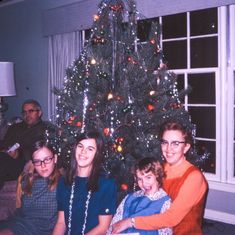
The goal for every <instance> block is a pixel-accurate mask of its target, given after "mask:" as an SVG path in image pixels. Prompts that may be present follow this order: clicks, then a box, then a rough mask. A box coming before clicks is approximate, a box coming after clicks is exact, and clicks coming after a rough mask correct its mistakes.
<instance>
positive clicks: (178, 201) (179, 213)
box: [135, 171, 207, 230]
mask: <svg viewBox="0 0 235 235" xmlns="http://www.w3.org/2000/svg"><path fill="white" fill-rule="evenodd" d="M206 190H207V183H206V181H205V179H204V176H203V175H202V173H201V172H200V171H193V172H192V173H191V174H190V175H189V176H188V177H187V179H186V180H185V182H184V184H183V185H182V187H181V189H180V190H179V193H178V195H177V197H176V198H175V200H174V201H173V203H172V204H171V207H170V209H169V210H167V211H166V212H165V213H163V214H155V215H152V216H141V217H136V218H135V227H136V228H137V229H144V230H156V229H159V228H163V227H174V226H176V225H177V224H179V223H180V221H181V220H182V219H183V218H184V217H185V215H186V214H187V213H188V212H189V211H190V210H191V208H192V207H193V206H194V205H195V204H197V203H198V202H199V200H200V199H201V198H202V197H203V195H204V194H205V193H206ZM195 192H197V193H195Z"/></svg>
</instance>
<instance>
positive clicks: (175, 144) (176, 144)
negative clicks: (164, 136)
mask: <svg viewBox="0 0 235 235" xmlns="http://www.w3.org/2000/svg"><path fill="white" fill-rule="evenodd" d="M180 144H186V142H185V141H176V140H175V141H171V142H168V141H167V140H162V141H161V146H162V147H164V148H166V147H169V146H170V147H171V148H174V149H176V148H178V147H179V145H180Z"/></svg>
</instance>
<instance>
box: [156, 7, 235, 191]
mask: <svg viewBox="0 0 235 235" xmlns="http://www.w3.org/2000/svg"><path fill="white" fill-rule="evenodd" d="M228 20H229V22H230V24H228ZM160 23H161V17H160ZM234 25H235V5H230V6H222V7H218V67H217V68H199V69H190V68H189V65H190V55H189V49H190V38H189V36H190V35H189V34H190V22H189V12H187V40H188V43H187V46H188V48H187V49H188V55H187V67H188V69H175V70H172V71H173V72H175V73H176V74H183V75H184V77H185V86H186V87H187V85H188V84H187V76H188V74H196V73H210V72H214V73H215V87H216V91H215V92H216V102H215V106H216V117H215V118H216V139H215V141H216V169H215V170H216V172H215V174H211V173H205V176H206V178H207V180H208V181H209V185H210V188H213V189H217V190H223V191H227V192H235V177H234V170H235V169H234V161H235V160H234V145H235V141H234V136H233V135H234V130H233V128H231V125H233V126H234V123H235V120H234V107H235V104H234V100H235V97H234V86H235V46H234V43H235V27H234ZM228 35H229V38H228ZM184 39H185V38H184ZM165 41H166V40H165ZM163 51H164V49H163ZM228 58H229V59H228ZM196 106H199V107H206V106H207V105H206V104H196V105H192V104H191V105H190V107H196ZM208 106H210V107H211V106H213V105H211V104H210V105H209V104H208ZM185 108H186V110H188V99H187V97H186V99H185ZM233 126H232V127H233ZM198 140H210V139H204V138H203V139H202V138H198ZM212 140H214V139H212Z"/></svg>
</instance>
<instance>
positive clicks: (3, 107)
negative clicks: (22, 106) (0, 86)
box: [0, 97, 8, 126]
mask: <svg viewBox="0 0 235 235" xmlns="http://www.w3.org/2000/svg"><path fill="white" fill-rule="evenodd" d="M7 109H8V104H7V103H5V102H4V101H3V98H2V97H0V126H1V125H2V124H3V123H4V112H6V111H7Z"/></svg>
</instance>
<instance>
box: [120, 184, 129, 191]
mask: <svg viewBox="0 0 235 235" xmlns="http://www.w3.org/2000/svg"><path fill="white" fill-rule="evenodd" d="M128 188H129V187H128V185H127V184H122V185H121V189H122V190H123V191H126V190H128Z"/></svg>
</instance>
